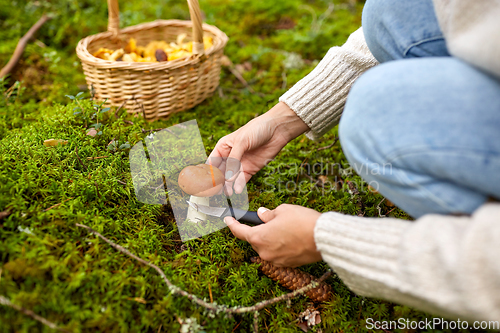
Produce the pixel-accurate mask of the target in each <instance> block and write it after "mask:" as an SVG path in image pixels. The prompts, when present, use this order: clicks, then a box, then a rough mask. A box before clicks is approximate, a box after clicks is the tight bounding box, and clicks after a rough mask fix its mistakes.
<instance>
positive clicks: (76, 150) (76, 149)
mask: <svg viewBox="0 0 500 333" xmlns="http://www.w3.org/2000/svg"><path fill="white" fill-rule="evenodd" d="M75 153H76V158H77V159H78V162H80V164H81V165H82V166H83V168H84V169H85V170H87V166H86V165H85V164H83V162H82V160H81V159H80V156H78V147H76V148H75Z"/></svg>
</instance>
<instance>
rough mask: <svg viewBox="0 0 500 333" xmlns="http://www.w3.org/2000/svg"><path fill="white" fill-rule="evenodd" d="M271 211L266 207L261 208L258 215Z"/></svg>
mask: <svg viewBox="0 0 500 333" xmlns="http://www.w3.org/2000/svg"><path fill="white" fill-rule="evenodd" d="M268 210H269V209H267V208H266V207H260V208H259V209H257V213H259V215H260V214H264V213H265V212H267V211H268Z"/></svg>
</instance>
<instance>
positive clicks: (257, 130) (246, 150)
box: [208, 102, 309, 195]
mask: <svg viewBox="0 0 500 333" xmlns="http://www.w3.org/2000/svg"><path fill="white" fill-rule="evenodd" d="M308 129H309V127H308V126H307V125H306V124H305V123H304V122H303V121H302V120H301V119H300V118H299V117H298V116H297V115H296V114H295V112H293V110H291V109H290V108H289V107H288V106H287V105H286V104H285V103H281V102H280V103H278V104H276V105H275V106H274V107H273V108H272V109H271V110H269V111H268V112H266V113H265V114H263V115H261V116H259V117H257V118H255V119H252V120H251V121H249V122H248V123H247V124H246V125H245V126H243V127H241V128H240V129H238V130H237V131H235V132H233V133H231V134H229V135H226V136H225V137H223V138H221V139H220V140H219V142H217V145H216V146H215V148H214V150H213V151H212V153H211V154H210V156H209V158H208V160H209V161H212V162H210V163H213V164H214V166H216V167H219V165H218V164H219V163H222V162H220V161H221V160H222V159H223V160H224V161H226V159H227V162H226V165H225V166H224V168H225V177H226V181H227V182H230V183H233V182H234V190H235V192H236V193H241V191H242V190H243V188H244V187H245V184H246V183H247V182H248V180H249V179H250V178H251V177H252V176H253V175H254V174H256V173H257V172H258V171H259V170H260V169H262V168H263V167H264V166H265V165H266V164H267V163H269V162H270V161H271V160H272V159H273V158H274V157H275V156H276V155H277V154H278V153H279V152H280V150H281V149H282V148H283V147H284V146H285V145H286V144H287V143H288V142H289V141H291V140H292V139H294V138H296V137H297V136H299V135H300V134H302V133H304V132H306V131H307V130H308ZM217 160H219V162H214V161H217ZM224 168H223V169H224ZM231 187H232V186H226V191H227V192H228V195H231V194H232V189H231Z"/></svg>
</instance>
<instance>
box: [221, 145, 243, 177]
mask: <svg viewBox="0 0 500 333" xmlns="http://www.w3.org/2000/svg"><path fill="white" fill-rule="evenodd" d="M246 150H247V149H246V146H245V145H244V144H238V145H235V146H234V147H233V149H231V152H230V153H229V156H228V158H227V161H226V174H225V176H226V181H230V182H234V180H235V179H236V177H237V176H238V174H239V173H240V171H241V170H240V168H241V158H242V157H243V154H244V153H245V151H246Z"/></svg>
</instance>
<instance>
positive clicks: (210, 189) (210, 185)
mask: <svg viewBox="0 0 500 333" xmlns="http://www.w3.org/2000/svg"><path fill="white" fill-rule="evenodd" d="M178 182H179V186H180V188H181V189H182V190H183V191H184V192H186V193H187V194H190V195H191V198H190V199H189V201H191V202H192V203H197V204H200V205H205V206H209V205H210V199H209V197H211V196H213V195H216V194H218V193H219V192H220V191H221V190H222V186H223V185H224V182H225V179H224V175H223V174H222V171H220V170H219V169H218V168H216V167H214V166H212V165H208V164H198V165H190V166H187V167H185V168H184V169H182V171H181V172H180V173H179V179H178ZM187 219H188V220H190V221H192V222H198V221H199V220H202V221H204V220H206V219H207V216H206V215H205V214H203V213H200V212H198V211H196V210H194V209H193V208H192V207H189V208H188V215H187Z"/></svg>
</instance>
